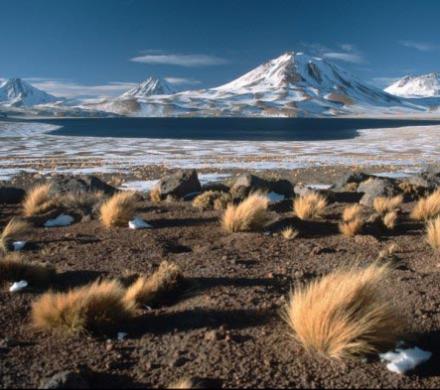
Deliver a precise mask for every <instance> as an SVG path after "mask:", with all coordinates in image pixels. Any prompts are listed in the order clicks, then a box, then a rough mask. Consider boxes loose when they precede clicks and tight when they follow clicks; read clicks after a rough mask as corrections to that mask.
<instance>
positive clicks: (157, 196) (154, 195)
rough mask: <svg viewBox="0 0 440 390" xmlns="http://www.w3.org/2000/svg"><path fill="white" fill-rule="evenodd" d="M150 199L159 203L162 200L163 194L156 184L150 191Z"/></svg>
mask: <svg viewBox="0 0 440 390" xmlns="http://www.w3.org/2000/svg"><path fill="white" fill-rule="evenodd" d="M149 198H150V201H151V202H153V203H159V202H160V201H161V200H162V195H161V193H160V187H159V186H158V185H156V186H154V187H153V188H152V189H151V191H150V193H149Z"/></svg>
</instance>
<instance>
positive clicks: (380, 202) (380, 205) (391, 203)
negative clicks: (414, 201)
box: [373, 195, 403, 215]
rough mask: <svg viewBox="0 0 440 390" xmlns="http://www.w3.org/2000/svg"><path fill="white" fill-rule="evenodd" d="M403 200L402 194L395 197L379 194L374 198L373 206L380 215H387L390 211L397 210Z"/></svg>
mask: <svg viewBox="0 0 440 390" xmlns="http://www.w3.org/2000/svg"><path fill="white" fill-rule="evenodd" d="M402 202H403V196H402V195H397V196H394V197H386V196H378V197H377V198H375V199H374V200H373V207H374V209H375V210H376V211H377V212H378V213H379V214H380V215H385V214H387V213H389V212H392V211H395V210H396V209H397V208H398V207H400V205H401V204H402Z"/></svg>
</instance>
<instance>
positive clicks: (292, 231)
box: [281, 226, 299, 240]
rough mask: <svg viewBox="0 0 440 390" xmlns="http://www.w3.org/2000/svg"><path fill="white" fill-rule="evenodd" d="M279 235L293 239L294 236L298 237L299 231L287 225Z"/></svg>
mask: <svg viewBox="0 0 440 390" xmlns="http://www.w3.org/2000/svg"><path fill="white" fill-rule="evenodd" d="M281 235H282V236H283V237H284V238H285V239H286V240H294V239H295V238H296V237H298V235H299V231H298V230H296V229H295V228H293V227H291V226H289V227H286V228H285V229H284V230H282V231H281Z"/></svg>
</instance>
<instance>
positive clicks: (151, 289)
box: [124, 261, 183, 306]
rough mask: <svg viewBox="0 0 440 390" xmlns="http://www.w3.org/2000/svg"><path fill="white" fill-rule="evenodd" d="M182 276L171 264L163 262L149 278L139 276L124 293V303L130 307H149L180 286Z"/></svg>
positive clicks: (177, 268)
mask: <svg viewBox="0 0 440 390" xmlns="http://www.w3.org/2000/svg"><path fill="white" fill-rule="evenodd" d="M182 280H183V275H182V272H181V270H180V268H179V267H178V266H177V265H176V264H173V263H169V262H167V261H163V262H162V263H161V264H160V266H159V268H158V270H157V271H156V272H154V273H153V274H152V275H151V276H140V277H139V278H138V279H137V280H136V281H135V282H134V283H133V284H132V285H131V286H130V287H128V289H127V291H126V292H125V296H124V301H125V302H127V303H128V304H129V305H132V306H140V305H151V304H154V303H156V302H157V300H158V299H160V297H162V296H164V295H165V294H169V293H171V292H172V291H173V290H175V289H177V287H178V286H179V285H180V284H181V282H182Z"/></svg>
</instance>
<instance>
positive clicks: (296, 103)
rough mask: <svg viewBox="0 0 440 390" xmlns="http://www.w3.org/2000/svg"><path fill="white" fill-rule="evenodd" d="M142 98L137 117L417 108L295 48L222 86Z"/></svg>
mask: <svg viewBox="0 0 440 390" xmlns="http://www.w3.org/2000/svg"><path fill="white" fill-rule="evenodd" d="M136 102H137V105H136V107H135V106H133V107H135V108H136V110H135V111H134V112H132V113H131V115H137V116H282V117H294V116H334V115H344V114H355V115H357V114H362V113H365V112H369V113H376V114H378V113H379V114H382V113H394V112H396V113H402V112H405V111H408V110H415V109H417V107H415V106H414V105H412V104H410V103H408V102H405V101H402V100H401V99H400V98H398V97H396V96H393V95H390V94H388V93H386V92H384V91H382V90H380V89H378V88H375V87H373V86H369V85H366V84H364V83H363V82H362V81H360V80H359V79H357V78H356V77H354V76H353V75H351V74H350V73H349V72H347V71H345V70H343V69H341V68H340V67H338V66H336V65H335V64H332V63H330V62H329V61H327V60H324V59H321V58H316V57H311V56H308V55H306V54H304V53H293V52H290V53H285V54H283V55H281V56H280V57H278V58H275V59H273V60H271V61H269V62H267V63H265V64H263V65H260V66H258V67H257V68H255V69H254V70H251V71H250V72H248V73H246V74H245V75H243V76H241V77H239V78H238V79H236V80H234V81H231V82H229V83H227V84H225V85H222V86H219V87H217V88H211V89H204V90H197V91H185V92H179V93H176V94H171V95H156V96H149V97H145V98H141V99H136ZM112 109H115V106H114V105H113V107H112ZM115 112H118V111H115ZM124 114H127V112H126V107H124Z"/></svg>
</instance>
